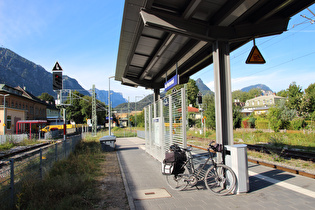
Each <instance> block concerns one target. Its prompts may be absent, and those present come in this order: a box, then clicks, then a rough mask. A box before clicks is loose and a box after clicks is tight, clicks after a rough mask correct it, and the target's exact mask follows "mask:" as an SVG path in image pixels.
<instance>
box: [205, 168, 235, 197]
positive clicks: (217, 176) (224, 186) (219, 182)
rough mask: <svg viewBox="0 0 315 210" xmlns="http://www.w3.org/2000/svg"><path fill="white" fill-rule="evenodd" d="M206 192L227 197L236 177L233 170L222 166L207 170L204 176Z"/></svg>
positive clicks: (232, 188) (233, 186)
mask: <svg viewBox="0 0 315 210" xmlns="http://www.w3.org/2000/svg"><path fill="white" fill-rule="evenodd" d="M204 181H205V184H206V187H207V188H208V190H210V191H211V192H213V193H214V194H216V195H227V194H229V193H230V192H231V191H232V190H234V188H235V183H236V176H235V174H234V172H233V170H232V169H231V168H230V167H228V166H226V165H223V164H217V166H216V167H214V166H212V167H211V168H209V169H208V171H207V173H206V176H205V180H204Z"/></svg>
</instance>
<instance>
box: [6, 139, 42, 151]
mask: <svg viewBox="0 0 315 210" xmlns="http://www.w3.org/2000/svg"><path fill="white" fill-rule="evenodd" d="M34 144H38V141H37V139H24V140H23V141H21V142H18V143H17V142H15V141H14V139H9V140H8V141H7V142H6V143H4V144H1V145H0V151H5V150H9V149H12V148H13V147H16V146H27V145H34Z"/></svg>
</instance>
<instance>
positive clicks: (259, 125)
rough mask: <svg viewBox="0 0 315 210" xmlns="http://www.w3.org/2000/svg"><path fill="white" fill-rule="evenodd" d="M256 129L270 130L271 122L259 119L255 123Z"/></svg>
mask: <svg viewBox="0 0 315 210" xmlns="http://www.w3.org/2000/svg"><path fill="white" fill-rule="evenodd" d="M255 128H257V129H269V120H266V119H262V118H258V119H257V120H256V121H255Z"/></svg>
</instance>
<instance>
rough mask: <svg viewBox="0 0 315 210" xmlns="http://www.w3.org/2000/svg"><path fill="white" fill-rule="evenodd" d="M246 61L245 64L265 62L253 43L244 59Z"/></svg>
mask: <svg viewBox="0 0 315 210" xmlns="http://www.w3.org/2000/svg"><path fill="white" fill-rule="evenodd" d="M246 63H247V64H264V63H266V61H265V59H264V57H263V56H262V54H261V53H260V51H259V50H258V48H257V47H256V45H254V47H253V48H252V50H251V51H250V53H249V55H248V57H247V59H246Z"/></svg>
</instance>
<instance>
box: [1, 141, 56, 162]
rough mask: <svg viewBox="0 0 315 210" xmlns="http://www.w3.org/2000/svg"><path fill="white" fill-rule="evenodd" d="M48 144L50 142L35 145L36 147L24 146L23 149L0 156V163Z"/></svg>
mask: <svg viewBox="0 0 315 210" xmlns="http://www.w3.org/2000/svg"><path fill="white" fill-rule="evenodd" d="M49 144H50V142H47V143H41V144H36V145H32V146H25V147H24V148H21V149H17V150H14V151H12V152H8V153H3V154H0V161H2V160H8V159H10V158H12V157H13V156H16V155H20V154H23V153H25V152H29V151H32V150H36V149H39V148H41V147H44V146H47V145H49Z"/></svg>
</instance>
